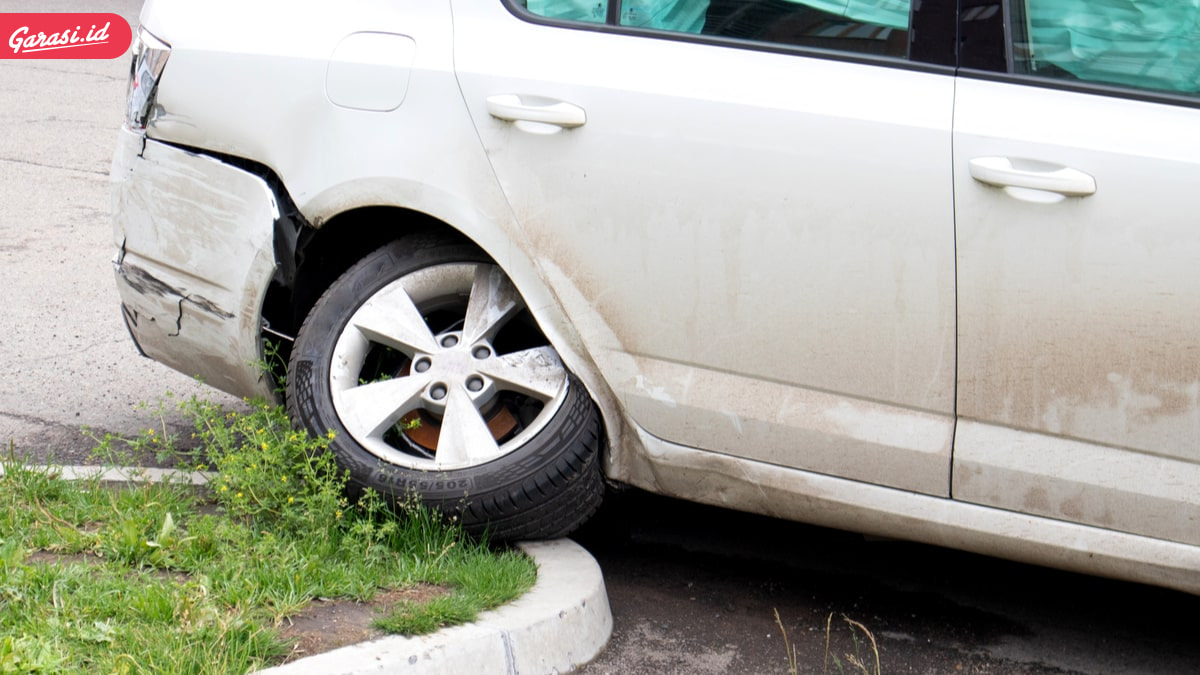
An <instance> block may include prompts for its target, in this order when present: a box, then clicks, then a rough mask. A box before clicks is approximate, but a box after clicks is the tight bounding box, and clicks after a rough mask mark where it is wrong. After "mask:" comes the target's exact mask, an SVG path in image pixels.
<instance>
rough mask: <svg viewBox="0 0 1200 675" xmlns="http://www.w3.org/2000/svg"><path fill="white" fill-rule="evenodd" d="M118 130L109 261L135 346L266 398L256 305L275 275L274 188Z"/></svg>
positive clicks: (226, 387)
mask: <svg viewBox="0 0 1200 675" xmlns="http://www.w3.org/2000/svg"><path fill="white" fill-rule="evenodd" d="M120 136H121V137H120V142H119V144H118V147H117V152H116V155H115V156H114V158H113V165H112V173H111V178H110V180H111V194H112V207H113V220H114V235H115V241H116V245H117V253H116V257H115V258H114V260H113V266H114V267H115V270H116V277H117V289H118V292H119V293H120V296H121V306H122V312H123V314H124V317H125V323H126V325H127V326H128V327H129V333H130V335H131V336H132V337H133V340H134V342H135V343H136V344H137V346H138V349H139V350H140V351H141V352H142V353H143V354H144V355H146V356H148V357H150V358H152V359H154V360H156V361H159V362H161V363H163V364H165V365H167V366H169V367H171V368H174V369H175V370H178V371H180V372H182V373H185V374H187V375H190V376H194V377H197V378H200V379H201V380H203V381H204V382H205V383H206V384H208V385H210V386H213V387H216V388H218V389H221V390H223V391H226V392H229V393H231V394H234V395H236V396H268V397H269V396H271V395H272V394H273V391H272V390H273V384H272V379H271V377H270V376H269V375H268V374H266V373H265V371H264V368H263V367H262V362H263V345H262V318H261V311H262V304H263V298H264V297H265V295H266V292H267V288H268V286H269V284H270V282H271V277H272V275H273V273H274V271H275V255H274V248H273V244H274V240H273V236H274V226H275V221H276V220H277V219H278V218H279V206H278V202H277V200H276V198H275V194H274V193H273V192H272V190H271V188H270V187H269V186H268V184H267V182H266V181H264V180H263V179H262V178H259V177H258V176H255V175H254V174H251V173H248V172H246V171H243V170H241V169H239V168H236V167H234V166H231V165H229V164H226V163H225V162H222V161H220V160H218V159H215V158H212V157H208V156H205V155H201V154H196V153H192V152H188V151H186V150H183V149H180V148H177V147H174V146H171V145H167V144H165V143H160V142H157V141H154V140H152V139H148V138H146V137H145V136H144V135H142V134H140V133H135V132H132V131H129V130H128V129H122V131H121V134H120Z"/></svg>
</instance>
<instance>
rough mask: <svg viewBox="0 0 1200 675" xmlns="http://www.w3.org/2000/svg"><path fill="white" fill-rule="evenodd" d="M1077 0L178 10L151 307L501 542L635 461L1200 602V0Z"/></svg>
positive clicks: (142, 314)
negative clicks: (1190, 192)
mask: <svg viewBox="0 0 1200 675" xmlns="http://www.w3.org/2000/svg"><path fill="white" fill-rule="evenodd" d="M227 4H228V7H226V5H227ZM1075 4H1076V3H1061V2H1060V3H1057V4H1054V3H1050V2H1048V0H1025V1H1024V2H1011V3H1000V2H988V1H985V0H970V1H968V0H963V1H961V2H953V1H947V0H935V1H932V2H923V3H919V4H918V3H913V4H912V5H910V4H909V3H908V2H905V1H904V0H862V1H861V2H860V1H858V0H855V1H854V2H849V3H847V2H831V1H829V0H638V2H630V1H629V0H626V1H625V3H624V4H621V3H618V2H617V0H611V1H610V2H601V3H599V4H595V3H580V2H572V1H570V0H556V1H553V2H550V1H543V0H539V2H536V3H534V2H532V1H531V2H529V3H525V2H519V1H516V0H413V1H411V2H405V3H394V2H372V1H355V2H349V3H342V4H339V5H337V6H336V7H335V6H333V5H331V4H329V3H315V2H301V3H287V4H286V6H285V5H284V4H283V3H279V2H273V1H272V2H260V3H252V4H249V5H245V4H238V5H237V6H236V7H235V6H234V5H233V4H232V3H225V2H218V3H216V5H214V4H213V3H205V4H204V5H203V6H201V5H199V4H196V3H187V2H180V1H169V2H161V1H157V0H152V1H151V2H148V3H147V4H146V7H145V9H144V10H143V12H142V16H141V24H142V25H141V28H140V31H139V40H138V42H137V44H136V46H135V54H134V58H133V67H132V69H131V85H130V96H129V105H128V115H127V121H126V125H125V129H124V130H123V131H122V132H121V140H120V143H119V147H118V150H117V155H116V157H115V159H114V163H113V172H112V177H113V198H114V212H115V214H116V216H115V218H116V228H115V231H116V240H115V245H116V247H117V253H116V257H115V263H116V275H117V281H118V287H119V289H120V293H121V299H122V304H123V311H124V314H125V317H126V322H127V324H128V325H129V329H130V333H131V335H132V336H133V339H134V341H135V342H136V343H137V345H138V346H139V349H140V350H141V351H142V352H143V353H144V354H146V355H147V356H150V357H151V358H154V359H157V360H159V361H162V362H163V363H165V364H167V365H169V366H171V367H173V368H176V369H178V370H180V371H183V372H185V373H188V374H190V375H197V376H200V377H202V378H203V379H204V380H205V381H206V382H208V383H209V384H210V385H212V386H214V387H217V388H220V389H222V390H225V391H228V392H231V393H234V394H237V395H264V396H272V395H275V392H274V389H275V383H274V382H273V381H272V380H271V377H270V376H269V375H268V374H265V373H263V372H262V371H261V370H260V369H259V368H258V366H257V365H256V364H258V363H260V362H261V361H262V359H263V345H264V342H266V341H270V343H271V344H272V345H273V346H274V347H275V348H279V349H281V350H282V351H283V352H284V353H285V354H287V355H288V357H289V359H290V365H289V371H288V377H287V390H286V394H285V396H284V398H285V399H286V403H287V406H288V410H289V412H290V413H291V415H292V416H293V419H294V420H295V422H296V423H297V424H299V425H303V426H304V427H306V428H308V429H309V430H310V431H312V432H313V433H322V434H324V433H327V432H329V431H332V432H334V436H335V440H334V443H333V445H332V446H331V450H332V451H333V452H335V453H336V455H337V457H338V459H339V461H340V463H341V465H342V466H344V467H345V468H347V469H348V470H349V471H350V472H351V475H352V478H353V480H354V482H355V484H356V485H357V486H359V487H371V488H374V489H377V490H379V491H381V492H383V493H384V494H389V495H393V496H401V495H405V494H408V493H412V492H415V493H417V494H418V495H420V496H421V497H422V498H423V499H424V500H426V501H427V502H428V503H430V504H431V505H434V506H437V507H439V508H442V509H444V510H446V511H448V512H454V513H458V514H460V515H461V516H462V517H463V519H464V522H466V523H467V525H468V527H470V528H471V529H473V530H475V531H483V530H488V531H489V532H491V533H492V535H493V536H495V537H499V538H504V539H513V538H527V537H554V536H561V535H563V534H566V533H569V532H570V531H572V530H573V529H574V528H575V527H577V526H578V525H579V524H580V523H582V522H583V521H585V520H586V519H587V518H588V517H589V516H590V514H591V513H592V512H594V510H595V509H596V508H597V506H598V504H599V503H600V500H601V499H602V496H603V492H604V489H605V480H607V481H609V482H610V483H612V484H629V485H634V486H638V487H641V488H644V489H647V490H651V491H655V492H659V493H663V494H668V495H673V496H678V497H683V498H687V499H693V500H697V501H703V502H707V503H715V504H721V505H725V506H729V507H731V508H738V509H743V510H749V511H755V512H760V513H766V514H770V515H775V516H779V517H785V518H793V519H797V520H803V521H807V522H813V523H817V524H822V525H827V526H832V527H840V528H844V529H851V530H856V531H861V532H866V533H871V534H877V535H884V536H891V537H899V538H908V539H913V540H919V541H925V542H931V543H936V544H941V545H948V546H954V547H959V548H963V549H968V550H973V551H978V552H983V553H988V554H992V555H999V556H1004V557H1009V558H1013V559H1017V560H1024V561H1029V562H1036V563H1040V564H1047V565H1054V566H1058V567H1062V568H1066V569H1073V570H1079V571H1085V572H1089V573H1093V574H1102V575H1108V576H1114V577H1121V578H1126V579H1133V580H1138V581H1143V582H1148V583H1154V584H1159V585H1165V586H1170V587H1174V588H1179V589H1184V590H1188V591H1191V592H1196V591H1198V590H1200V573H1198V570H1200V523H1198V521H1200V491H1198V490H1197V489H1196V487H1197V485H1200V397H1198V395H1197V391H1200V358H1197V351H1196V349H1197V347H1196V338H1195V336H1196V335H1198V334H1200V330H1197V329H1200V312H1197V311H1196V308H1197V307H1200V277H1198V276H1197V275H1196V274H1195V273H1194V270H1195V269H1197V267H1198V265H1197V263H1200V234H1198V232H1200V231H1198V230H1196V228H1195V227H1194V215H1193V214H1194V212H1195V211H1194V208H1193V205H1191V204H1190V202H1188V199H1187V196H1186V195H1187V191H1186V190H1180V189H1179V188H1180V186H1184V185H1192V184H1195V182H1196V180H1197V179H1200V139H1198V138H1197V137H1196V135H1195V134H1194V133H1191V130H1193V129H1195V128H1196V124H1197V122H1198V121H1200V120H1198V116H1200V113H1198V111H1197V107H1198V105H1197V101H1198V99H1197V89H1198V88H1200V85H1196V82H1197V78H1196V77H1194V76H1193V75H1194V74H1193V73H1192V72H1191V71H1189V70H1188V68H1191V67H1192V66H1194V65H1196V64H1197V63H1200V61H1198V60H1197V54H1198V53H1200V52H1198V51H1197V46H1196V35H1197V33H1196V31H1195V28H1196V26H1197V21H1200V19H1198V18H1197V17H1198V16H1200V8H1196V7H1193V6H1192V5H1193V4H1194V3H1191V4H1189V3H1185V4H1186V5H1187V7H1185V8H1175V9H1171V10H1170V11H1169V12H1168V11H1167V10H1163V11H1162V12H1157V13H1156V12H1149V13H1144V14H1143V19H1142V20H1143V23H1142V24H1140V25H1137V26H1135V27H1131V26H1133V24H1129V23H1125V24H1121V23H1119V22H1116V23H1114V22H1112V21H1107V22H1102V23H1103V25H1102V26H1099V28H1097V25H1093V24H1095V18H1094V16H1092V15H1091V14H1089V13H1088V12H1086V11H1084V10H1082V9H1079V8H1078V7H1075ZM1188 8H1190V9H1188ZM224 9H228V10H229V11H228V12H225V11H222V10H224ZM1113 11H1116V10H1113ZM1163 12H1166V14H1164V13H1163ZM1167 14H1170V16H1167ZM229 16H237V17H238V19H237V20H236V21H229V20H228V18H227V17H229ZM1168 19H1169V20H1168ZM1114 26H1125V27H1126V29H1127V32H1126V33H1122V32H1121V30H1118V29H1116V28H1114ZM1177 26H1183V27H1184V28H1183V29H1178V30H1177V29H1176V28H1173V27H1177ZM1189 26H1190V28H1188V27H1189ZM1189 30H1190V31H1192V32H1188V31H1189ZM1181 31H1182V32H1181ZM1085 37H1086V38H1087V39H1088V40H1090V41H1091V42H1090V43H1089V44H1090V47H1089V49H1088V50H1079V49H1072V48H1071V45H1072V44H1077V43H1078V41H1079V40H1081V39H1084V38H1085ZM1168 53H1170V54H1171V55H1172V56H1171V57H1170V58H1167V57H1166V56H1165V55H1166V54H1168ZM1139 59H1140V61H1139ZM1139 64H1141V65H1140V66H1139ZM1139 67H1140V68H1141V70H1138V68H1139ZM1135 72H1143V73H1146V74H1145V75H1144V76H1139V77H1134V76H1132V75H1131V73H1135ZM1114 129H1120V130H1121V133H1119V134H1114V133H1113V130H1114Z"/></svg>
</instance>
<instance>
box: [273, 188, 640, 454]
mask: <svg viewBox="0 0 1200 675" xmlns="http://www.w3.org/2000/svg"><path fill="white" fill-rule="evenodd" d="M384 182H385V181H371V184H370V185H366V186H358V187H357V188H355V189H349V190H347V189H343V190H340V191H336V192H334V191H327V192H326V193H323V195H321V196H318V197H317V198H314V199H312V200H310V201H309V202H307V203H306V204H305V205H304V206H303V207H300V208H299V209H298V210H299V212H300V213H301V215H302V216H303V218H304V221H305V222H304V224H303V225H301V226H300V232H299V235H298V237H297V241H296V245H295V248H294V251H292V255H293V256H294V260H293V261H291V262H293V263H294V265H295V270H296V277H295V280H294V283H293V285H292V287H291V288H286V287H284V286H282V285H280V284H278V283H273V284H272V285H271V288H270V289H269V290H268V293H267V297H266V300H265V302H264V305H263V318H264V320H266V322H267V324H268V325H269V326H271V327H272V328H273V329H274V330H273V332H278V333H282V334H283V335H286V336H288V337H289V338H294V337H295V335H296V331H297V330H298V329H299V327H300V325H301V324H302V323H303V322H304V319H305V318H306V317H307V315H308V313H309V311H311V309H312V307H313V305H314V304H315V303H316V301H317V300H318V299H319V298H320V297H321V295H322V294H323V293H324V292H325V291H326V290H327V289H328V288H329V286H330V285H331V284H332V283H333V282H334V281H335V280H336V279H337V278H338V277H339V276H341V275H342V274H343V273H344V272H345V271H346V270H348V269H349V268H350V267H351V266H352V265H353V264H354V263H355V262H357V261H358V260H360V259H362V258H363V257H364V256H366V255H367V254H369V253H371V252H372V251H374V250H376V249H378V248H379V247H381V246H383V245H385V244H387V243H388V242H390V241H393V240H397V239H401V238H404V237H408V236H414V235H422V234H429V235H436V236H441V237H445V238H447V239H459V240H463V241H467V242H469V243H470V244H471V245H473V246H475V247H476V248H478V249H480V251H482V252H483V253H484V254H485V255H487V256H488V257H489V258H491V259H492V260H493V261H494V262H495V263H496V264H497V265H498V266H499V267H500V268H501V269H502V270H504V272H505V273H506V274H507V275H508V276H509V278H510V279H512V281H513V284H514V285H515V286H516V288H517V290H518V291H519V292H520V293H521V295H522V297H523V298H524V299H525V302H526V305H527V307H528V309H529V311H530V313H531V314H532V315H533V318H534V319H535V321H536V322H537V323H538V326H539V328H541V330H542V331H543V332H544V333H545V335H546V337H547V339H549V340H550V342H551V344H553V345H554V347H555V348H556V350H557V351H558V352H559V354H560V356H561V358H562V359H563V361H564V363H565V364H566V365H567V367H568V369H569V370H570V371H571V372H573V373H574V374H575V375H576V377H577V378H578V380H579V381H580V382H581V383H582V384H583V386H584V388H585V389H586V390H587V392H588V393H589V395H590V396H591V398H592V400H593V401H595V402H596V404H597V406H598V407H599V409H600V414H601V419H602V423H603V428H604V432H605V443H604V444H603V446H602V448H601V456H602V464H603V466H604V467H605V469H604V471H605V474H606V475H618V474H619V472H616V471H615V470H614V467H613V462H614V457H613V450H614V449H616V448H625V449H627V450H632V449H633V448H632V447H630V444H638V441H637V439H636V434H634V433H630V430H629V429H628V428H627V426H626V422H625V420H624V418H623V416H622V415H621V412H620V405H619V403H618V400H617V398H616V395H615V394H614V393H613V391H612V389H611V387H610V386H609V384H608V382H607V381H606V380H605V379H604V377H603V376H602V375H601V373H600V371H599V369H598V367H597V366H596V363H595V361H594V360H593V359H592V358H591V356H590V354H589V353H588V350H587V349H586V347H585V342H584V340H583V339H582V336H581V335H580V334H579V332H578V330H577V329H576V327H575V326H574V325H573V324H572V322H571V321H570V320H569V319H568V318H567V314H566V312H565V311H564V309H563V307H562V305H561V303H560V301H559V300H558V298H557V296H556V294H555V293H554V292H553V290H552V289H551V288H550V287H549V285H548V284H547V283H546V281H545V280H544V278H543V277H542V275H541V273H540V272H539V269H538V267H537V265H536V264H535V262H534V259H533V257H532V256H531V255H529V253H528V248H527V247H526V246H525V245H524V243H525V239H524V237H523V235H522V233H521V232H520V230H519V229H518V228H517V227H516V225H515V223H513V222H511V216H508V211H507V205H505V210H504V214H505V216H508V221H509V222H496V220H495V219H492V218H489V217H487V216H486V215H485V214H483V213H482V212H480V211H478V210H476V209H470V208H464V207H462V206H447V205H446V203H445V201H448V200H447V199H446V196H445V195H441V196H442V197H443V199H431V197H435V196H437V192H436V190H431V189H430V188H429V186H424V195H423V201H425V202H426V205H427V206H434V207H435V208H429V209H424V208H415V207H413V206H411V205H401V204H400V203H397V202H396V201H395V200H392V201H387V202H383V203H381V202H382V201H383V200H381V199H380V188H381V187H383V185H382V184H383V183H384ZM396 187H397V186H394V185H393V188H396ZM400 187H403V186H400ZM394 191H401V192H404V191H407V190H394ZM431 202H432V203H431ZM439 202H440V203H439ZM438 207H440V208H438ZM452 222H453V223H455V224H453V225H452V224H451V223H452ZM463 223H465V225H462V224H463ZM460 225H462V226H460ZM283 346H284V349H285V351H286V350H287V349H290V344H288V345H283ZM282 356H283V359H282V363H286V362H287V354H286V353H284V354H283V355H282ZM639 447H640V445H639ZM618 454H621V455H623V456H628V455H627V454H626V453H618Z"/></svg>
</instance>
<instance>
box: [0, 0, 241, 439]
mask: <svg viewBox="0 0 1200 675" xmlns="http://www.w3.org/2000/svg"><path fill="white" fill-rule="evenodd" d="M140 9H141V2H140V1H138V0H99V1H91V0H88V1H83V0H24V1H21V2H17V1H14V0H0V12H32V11H39V12H78V11H86V12H113V13H116V14H120V15H122V16H124V17H125V18H126V20H128V21H130V22H131V23H133V22H135V21H136V19H137V14H138V11H140ZM5 38H7V36H5ZM128 69H129V62H128V60H127V59H126V58H119V59H113V60H109V61H102V60H0V293H2V294H3V295H2V297H3V300H4V301H3V312H2V313H0V383H3V386H0V444H2V445H3V446H4V450H5V454H7V446H8V445H9V443H10V441H11V442H12V444H13V445H14V447H15V449H16V450H17V451H18V452H21V453H29V454H31V455H33V456H35V457H38V458H41V457H44V456H46V455H51V456H53V457H55V458H57V459H58V460H59V461H61V462H63V463H72V462H78V461H80V460H82V459H84V458H86V456H87V455H88V453H89V452H90V449H91V445H90V444H89V443H87V442H86V439H84V438H83V437H82V434H81V433H80V429H81V427H84V426H88V427H90V428H92V429H94V430H96V431H98V432H103V431H113V432H122V433H131V432H134V431H136V430H137V429H139V428H141V426H143V425H144V424H145V420H146V417H145V415H144V414H140V413H139V412H138V411H136V410H135V407H136V406H137V404H138V403H139V402H146V403H150V404H156V403H157V402H158V401H160V400H161V399H162V398H163V396H164V395H165V394H166V393H167V392H174V393H176V394H178V395H181V396H187V395H191V394H193V393H197V392H201V391H205V390H204V389H203V388H201V387H200V386H199V385H197V384H196V383H195V382H193V381H191V380H190V379H189V378H187V377H185V376H183V375H180V374H178V373H175V372H174V371H171V370H168V369H167V368H164V367H162V366H159V365H158V364H156V363H153V362H151V361H149V360H147V359H143V358H141V357H139V356H138V355H137V352H136V350H135V349H134V347H133V343H132V342H130V340H129V338H128V336H127V335H126V333H125V328H124V325H123V324H122V322H121V318H120V311H119V309H118V307H119V301H118V299H117V292H116V287H115V285H114V283H113V268H112V265H111V264H110V261H111V260H112V256H113V253H114V251H115V245H114V244H113V235H112V224H111V221H110V217H109V213H110V211H109V202H108V168H109V164H110V162H111V160H112V154H113V149H114V147H115V144H116V135H117V130H118V129H119V128H120V126H121V122H122V119H123V117H124V100H125V84H126V79H127V75H128ZM213 395H214V396H216V397H218V398H219V395H216V394H213ZM172 422H174V423H176V424H178V423H180V420H179V419H178V418H177V417H172Z"/></svg>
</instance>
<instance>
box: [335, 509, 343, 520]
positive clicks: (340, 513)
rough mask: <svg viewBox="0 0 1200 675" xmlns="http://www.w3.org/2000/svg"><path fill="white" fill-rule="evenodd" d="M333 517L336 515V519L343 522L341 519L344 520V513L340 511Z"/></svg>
mask: <svg viewBox="0 0 1200 675" xmlns="http://www.w3.org/2000/svg"><path fill="white" fill-rule="evenodd" d="M333 515H334V517H336V518H337V519H338V520H341V519H342V512H341V511H338V512H337V513H335V514H333Z"/></svg>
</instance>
